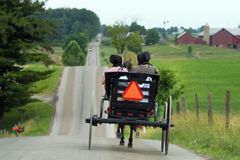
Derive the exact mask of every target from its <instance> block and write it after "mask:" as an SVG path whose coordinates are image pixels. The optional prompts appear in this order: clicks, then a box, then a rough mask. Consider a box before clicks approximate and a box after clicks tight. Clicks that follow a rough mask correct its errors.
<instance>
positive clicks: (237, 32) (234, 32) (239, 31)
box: [199, 28, 240, 36]
mask: <svg viewBox="0 0 240 160" xmlns="http://www.w3.org/2000/svg"><path fill="white" fill-rule="evenodd" d="M221 29H226V30H227V31H228V32H230V33H231V34H232V35H234V36H239V35H240V28H210V30H209V35H210V36H212V35H214V34H216V33H217V32H219V31H220V30H221ZM203 33H204V31H203V32H201V33H200V34H199V36H203Z"/></svg>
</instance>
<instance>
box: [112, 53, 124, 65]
mask: <svg viewBox="0 0 240 160" xmlns="http://www.w3.org/2000/svg"><path fill="white" fill-rule="evenodd" d="M109 60H110V62H111V63H112V64H113V66H122V57H121V56H119V55H111V56H110V58H109Z"/></svg>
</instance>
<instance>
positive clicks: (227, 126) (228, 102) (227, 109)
mask: <svg viewBox="0 0 240 160" xmlns="http://www.w3.org/2000/svg"><path fill="white" fill-rule="evenodd" d="M230 96H231V93H230V91H227V92H226V110H225V111H226V112H225V115H226V130H228V128H229V126H230Z"/></svg>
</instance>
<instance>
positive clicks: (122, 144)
mask: <svg viewBox="0 0 240 160" xmlns="http://www.w3.org/2000/svg"><path fill="white" fill-rule="evenodd" d="M120 130H121V140H120V146H124V125H122V126H120Z"/></svg>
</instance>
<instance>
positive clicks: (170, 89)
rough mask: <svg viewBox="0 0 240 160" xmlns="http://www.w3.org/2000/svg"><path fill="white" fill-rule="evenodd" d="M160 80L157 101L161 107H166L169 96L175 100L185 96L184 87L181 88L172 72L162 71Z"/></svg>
mask: <svg viewBox="0 0 240 160" xmlns="http://www.w3.org/2000/svg"><path fill="white" fill-rule="evenodd" d="M159 72H160V73H159V75H160V79H159V85H158V94H157V101H158V104H159V105H164V104H165V102H166V101H167V99H168V97H169V95H171V96H172V98H173V100H176V99H178V98H179V96H180V95H182V94H183V88H184V86H182V85H181V86H179V85H178V81H177V79H176V76H175V74H174V72H173V71H171V70H160V71H159Z"/></svg>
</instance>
